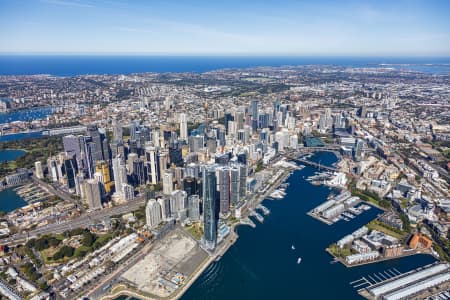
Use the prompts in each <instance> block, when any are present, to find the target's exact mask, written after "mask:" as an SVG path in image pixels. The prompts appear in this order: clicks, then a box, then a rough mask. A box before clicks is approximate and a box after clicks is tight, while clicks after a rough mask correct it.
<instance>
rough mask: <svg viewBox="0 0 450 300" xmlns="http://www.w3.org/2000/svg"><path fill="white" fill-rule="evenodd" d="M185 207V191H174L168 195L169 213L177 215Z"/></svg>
mask: <svg viewBox="0 0 450 300" xmlns="http://www.w3.org/2000/svg"><path fill="white" fill-rule="evenodd" d="M187 207H188V203H187V193H186V192H185V191H181V190H176V191H173V192H172V193H171V194H170V212H171V213H172V214H177V213H179V212H180V211H182V210H184V209H186V208H187Z"/></svg>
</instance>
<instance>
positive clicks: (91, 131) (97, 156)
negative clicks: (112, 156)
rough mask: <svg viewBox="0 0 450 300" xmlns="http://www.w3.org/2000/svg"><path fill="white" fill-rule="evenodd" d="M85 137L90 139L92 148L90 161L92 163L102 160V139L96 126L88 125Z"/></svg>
mask: <svg viewBox="0 0 450 300" xmlns="http://www.w3.org/2000/svg"><path fill="white" fill-rule="evenodd" d="M87 135H88V136H90V137H91V139H92V143H93V146H92V147H91V152H92V159H93V160H94V163H95V162H96V161H98V160H103V151H102V146H103V143H102V138H101V136H100V132H99V131H98V128H97V126H96V125H89V126H88V128H87Z"/></svg>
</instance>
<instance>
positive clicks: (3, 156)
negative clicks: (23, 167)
mask: <svg viewBox="0 0 450 300" xmlns="http://www.w3.org/2000/svg"><path fill="white" fill-rule="evenodd" d="M25 153H26V152H25V151H23V150H16V149H6V150H0V163H1V162H4V161H13V160H16V159H18V158H19V157H21V156H24V155H25Z"/></svg>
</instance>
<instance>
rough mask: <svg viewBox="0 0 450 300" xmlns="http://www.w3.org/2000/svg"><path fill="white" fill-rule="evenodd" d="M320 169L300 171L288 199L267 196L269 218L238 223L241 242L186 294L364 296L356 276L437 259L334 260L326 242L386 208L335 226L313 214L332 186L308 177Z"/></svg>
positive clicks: (321, 156)
mask: <svg viewBox="0 0 450 300" xmlns="http://www.w3.org/2000/svg"><path fill="white" fill-rule="evenodd" d="M312 159H314V160H315V161H319V160H320V161H321V163H322V164H327V165H330V164H331V163H333V162H334V161H336V157H335V156H334V155H333V154H331V153H324V152H322V153H317V154H316V155H314V157H313V158H312ZM314 172H315V169H313V168H311V167H305V168H304V169H303V170H301V171H296V172H294V174H293V175H292V176H291V177H290V178H289V179H288V182H289V183H290V185H289V187H288V188H287V190H286V192H287V195H286V197H285V198H284V199H282V200H265V201H264V202H263V204H264V205H265V206H266V207H268V208H269V209H270V210H271V214H270V215H268V216H266V217H265V221H264V223H263V224H260V223H258V222H256V221H255V223H256V224H257V226H256V228H254V229H253V228H250V227H248V226H240V227H238V229H237V233H238V234H239V239H238V240H237V242H236V243H235V244H234V245H233V246H232V247H231V248H230V249H229V250H228V251H227V252H226V253H225V254H224V256H223V257H222V258H221V259H220V260H219V261H218V262H215V263H213V264H211V265H210V266H209V267H208V268H207V269H206V270H205V271H204V272H203V274H202V275H201V276H200V277H199V278H198V279H197V281H196V282H195V283H194V284H193V285H192V286H191V288H190V289H189V290H188V291H187V292H186V294H185V295H184V296H183V297H182V299H186V300H187V299H196V300H197V299H215V300H221V299H362V297H361V296H359V295H358V294H357V291H356V290H355V289H354V288H352V286H351V285H350V284H349V283H350V282H351V281H354V280H356V279H359V278H360V277H361V276H367V275H370V274H373V273H376V272H382V271H384V270H387V269H392V268H396V269H397V270H399V271H400V272H405V271H409V270H411V269H414V268H417V267H419V266H423V265H426V264H429V263H432V262H434V261H435V259H434V258H433V257H432V256H430V255H415V256H410V257H405V258H401V259H395V260H389V261H383V262H380V263H376V264H369V265H364V266H358V267H352V268H347V267H345V266H344V265H342V264H340V263H335V264H331V263H330V262H331V260H332V257H331V256H330V255H329V254H328V253H327V252H325V248H326V247H327V246H328V245H330V244H331V243H334V242H336V241H337V240H339V239H340V238H342V237H343V236H345V235H346V234H349V233H351V232H353V231H354V230H356V229H358V228H359V227H361V226H363V225H365V224H366V223H368V222H369V221H370V220H372V219H373V218H375V217H376V216H377V215H378V214H379V213H380V212H381V211H380V210H379V209H377V208H372V209H370V210H369V211H367V212H364V213H362V214H361V215H360V216H357V217H356V218H354V219H353V220H351V221H350V222H344V221H340V222H338V223H336V224H335V225H331V226H330V225H326V224H323V223H321V222H319V221H317V220H315V219H313V218H311V217H309V216H308V215H306V213H307V212H308V211H309V210H311V209H312V208H313V207H315V206H317V205H318V204H320V203H322V202H324V201H325V200H326V197H327V196H328V195H329V193H330V189H329V188H327V187H324V186H314V185H312V184H310V183H309V182H308V181H306V180H305V179H306V178H307V177H308V176H310V175H312V174H313V173H314ZM292 245H294V246H295V248H296V249H295V250H292V249H291V246H292ZM298 257H301V258H302V262H301V263H300V264H297V259H298Z"/></svg>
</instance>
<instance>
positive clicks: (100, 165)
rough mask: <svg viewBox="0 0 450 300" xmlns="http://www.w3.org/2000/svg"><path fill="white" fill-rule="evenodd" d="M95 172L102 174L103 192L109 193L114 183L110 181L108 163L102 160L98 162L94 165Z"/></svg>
mask: <svg viewBox="0 0 450 300" xmlns="http://www.w3.org/2000/svg"><path fill="white" fill-rule="evenodd" d="M95 172H96V173H100V174H102V179H103V181H102V183H103V185H104V187H105V192H106V193H110V192H111V190H112V188H113V187H114V182H113V181H112V180H111V172H110V170H109V165H108V163H107V162H105V161H104V160H101V161H98V162H97V164H96V165H95Z"/></svg>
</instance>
